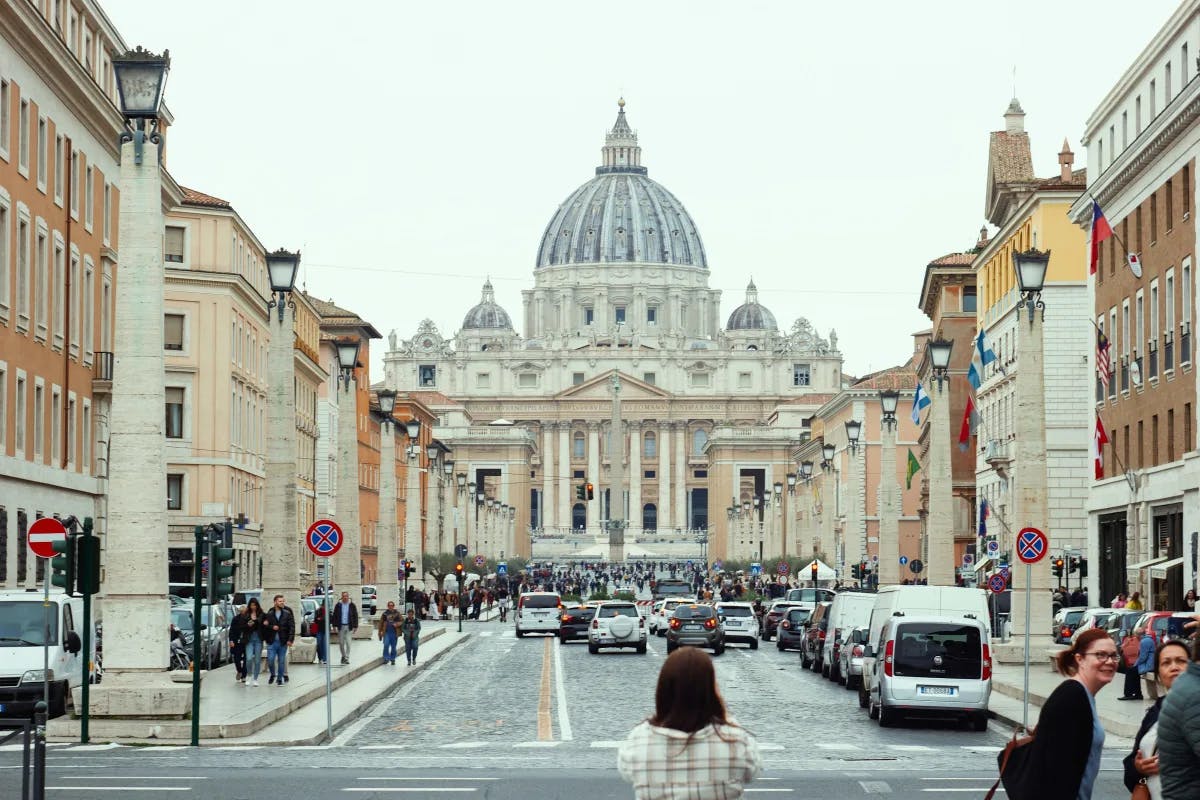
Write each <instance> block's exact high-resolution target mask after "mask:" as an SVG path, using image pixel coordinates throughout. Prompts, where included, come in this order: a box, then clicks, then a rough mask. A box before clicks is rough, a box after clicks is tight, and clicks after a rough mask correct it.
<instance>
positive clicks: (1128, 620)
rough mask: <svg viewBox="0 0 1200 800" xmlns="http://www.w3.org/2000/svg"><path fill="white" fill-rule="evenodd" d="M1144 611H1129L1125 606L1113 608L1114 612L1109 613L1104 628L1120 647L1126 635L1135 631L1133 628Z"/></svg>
mask: <svg viewBox="0 0 1200 800" xmlns="http://www.w3.org/2000/svg"><path fill="white" fill-rule="evenodd" d="M1143 613H1144V612H1141V611H1129V610H1127V609H1124V608H1114V609H1113V610H1112V613H1111V614H1109V615H1108V619H1107V620H1105V621H1104V630H1105V631H1107V632H1108V635H1109V636H1110V637H1111V638H1112V640H1113V644H1115V645H1116V646H1117V647H1118V648H1120V647H1121V642H1122V641H1124V639H1125V637H1126V636H1129V635H1130V634H1132V633H1133V628H1134V626H1135V625H1136V624H1137V621H1138V619H1139V618H1140V617H1141V616H1142V614H1143Z"/></svg>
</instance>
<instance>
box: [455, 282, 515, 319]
mask: <svg viewBox="0 0 1200 800" xmlns="http://www.w3.org/2000/svg"><path fill="white" fill-rule="evenodd" d="M462 326H463V330H478V329H487V330H495V329H503V330H512V320H511V319H510V318H509V316H508V312H507V311H505V310H504V309H503V308H501V307H500V305H499V304H498V303H497V302H496V291H495V290H494V289H493V288H492V281H491V279H490V278H489V279H488V280H487V281H485V282H484V284H483V293H482V296H481V297H480V300H479V304H478V305H477V306H475V307H474V308H472V309H471V310H470V311H468V312H467V316H466V317H464V318H463V324H462Z"/></svg>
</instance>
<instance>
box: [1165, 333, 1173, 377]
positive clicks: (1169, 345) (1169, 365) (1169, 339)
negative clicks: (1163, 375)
mask: <svg viewBox="0 0 1200 800" xmlns="http://www.w3.org/2000/svg"><path fill="white" fill-rule="evenodd" d="M1162 352H1163V372H1170V371H1171V370H1173V369H1175V334H1174V333H1173V332H1171V331H1166V332H1165V333H1164V334H1163V351H1162Z"/></svg>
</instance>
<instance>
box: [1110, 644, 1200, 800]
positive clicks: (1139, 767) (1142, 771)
mask: <svg viewBox="0 0 1200 800" xmlns="http://www.w3.org/2000/svg"><path fill="white" fill-rule="evenodd" d="M1190 660H1191V653H1189V652H1188V648H1187V645H1186V644H1184V643H1183V642H1182V641H1180V640H1178V639H1176V640H1174V641H1170V642H1164V643H1163V644H1161V645H1159V648H1158V651H1157V652H1156V653H1155V654H1154V672H1155V674H1156V675H1157V676H1158V682H1159V683H1160V684H1162V690H1163V691H1162V696H1160V697H1159V699H1158V700H1156V701H1155V702H1154V705H1152V706H1150V707H1149V708H1148V709H1146V716H1145V717H1144V718H1143V719H1142V727H1141V728H1140V729H1139V730H1138V733H1137V737H1136V738H1134V740H1133V751H1132V752H1131V753H1130V754H1129V755H1127V756H1125V762H1124V764H1125V788H1126V789H1128V790H1129V791H1131V792H1134V793H1135V794H1136V793H1137V791H1138V788H1137V787H1138V785H1139V784H1140V785H1143V786H1145V787H1146V791H1148V792H1149V794H1150V800H1162V797H1163V793H1162V785H1161V778H1160V776H1159V774H1158V773H1159V766H1158V717H1159V712H1160V711H1161V709H1162V705H1163V701H1164V700H1165V699H1166V697H1167V696H1169V694H1170V691H1171V686H1172V685H1173V684H1174V683H1175V679H1176V678H1177V677H1179V676H1180V675H1182V674H1183V673H1184V671H1185V670H1186V669H1187V667H1188V662H1189V661H1190Z"/></svg>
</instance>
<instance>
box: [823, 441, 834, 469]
mask: <svg viewBox="0 0 1200 800" xmlns="http://www.w3.org/2000/svg"><path fill="white" fill-rule="evenodd" d="M835 455H837V448H836V447H835V446H833V445H832V444H826V445H822V446H821V459H822V460H821V469H823V470H825V471H826V472H829V471H830V470H831V469H833V457H834V456H835Z"/></svg>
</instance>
